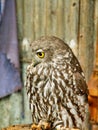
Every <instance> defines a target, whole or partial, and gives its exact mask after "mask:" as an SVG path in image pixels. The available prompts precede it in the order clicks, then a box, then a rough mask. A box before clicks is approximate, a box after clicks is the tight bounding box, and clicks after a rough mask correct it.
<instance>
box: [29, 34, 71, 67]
mask: <svg viewBox="0 0 98 130" xmlns="http://www.w3.org/2000/svg"><path fill="white" fill-rule="evenodd" d="M30 46H31V49H32V58H33V63H34V66H36V65H38V64H40V63H42V62H45V63H47V62H48V63H49V62H51V61H52V60H53V59H57V57H58V56H60V55H62V56H64V55H66V56H67V55H68V53H70V52H72V51H71V49H70V48H69V46H68V45H67V44H66V43H64V41H62V40H61V39H59V38H57V37H55V36H43V37H41V38H40V39H38V40H36V41H34V42H32V43H31V44H30Z"/></svg>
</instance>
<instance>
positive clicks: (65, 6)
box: [0, 0, 98, 128]
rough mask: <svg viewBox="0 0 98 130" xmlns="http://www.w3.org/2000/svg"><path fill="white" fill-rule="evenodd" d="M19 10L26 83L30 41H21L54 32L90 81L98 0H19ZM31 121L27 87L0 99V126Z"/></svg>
mask: <svg viewBox="0 0 98 130" xmlns="http://www.w3.org/2000/svg"><path fill="white" fill-rule="evenodd" d="M16 12H17V28H18V40H19V51H20V62H21V76H22V81H23V86H24V82H25V70H26V66H27V64H28V62H29V60H28V59H29V57H30V54H28V52H29V45H28V44H27V43H23V42H22V41H23V39H25V38H27V39H28V40H29V41H30V42H31V41H32V40H35V39H37V38H38V37H40V36H42V35H55V36H58V37H60V38H61V39H63V40H64V41H65V42H67V43H68V44H69V45H70V46H71V48H72V49H73V51H74V53H75V54H76V56H77V57H78V59H79V61H80V63H81V65H82V68H83V70H84V73H85V75H86V79H87V81H88V79H89V77H90V74H91V72H92V69H93V63H94V56H95V55H94V54H95V49H94V48H95V40H96V37H97V36H96V23H97V21H98V0H16ZM70 41H71V43H70ZM24 59H25V60H24ZM31 122H32V121H31V113H30V110H29V105H28V100H27V96H26V91H25V88H23V90H22V91H20V92H17V93H14V94H12V95H10V96H7V97H5V98H3V99H0V128H4V127H7V126H10V125H12V124H28V123H31Z"/></svg>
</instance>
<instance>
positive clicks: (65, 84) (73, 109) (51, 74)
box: [26, 36, 89, 130]
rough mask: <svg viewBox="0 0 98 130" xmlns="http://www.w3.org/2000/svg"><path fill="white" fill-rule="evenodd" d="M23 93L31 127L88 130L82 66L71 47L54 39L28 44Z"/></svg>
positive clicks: (86, 99) (50, 37)
mask: <svg viewBox="0 0 98 130" xmlns="http://www.w3.org/2000/svg"><path fill="white" fill-rule="evenodd" d="M31 49H32V63H31V64H30V65H28V67H27V77H26V89H27V95H28V98H29V104H30V109H31V112H32V120H33V123H34V124H38V123H39V122H49V123H51V126H52V128H60V129H62V128H79V129H80V130H88V124H89V110H88V98H87V95H88V89H87V84H86V81H85V77H84V74H83V71H82V69H81V66H80V64H79V62H78V60H77V58H76V57H75V55H74V54H73V52H72V50H71V49H70V47H69V46H68V45H67V44H66V43H64V42H63V41H62V40H61V39H59V38H57V37H54V36H45V37H41V38H40V39H39V40H36V41H34V42H33V43H31Z"/></svg>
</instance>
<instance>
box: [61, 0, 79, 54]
mask: <svg viewBox="0 0 98 130" xmlns="http://www.w3.org/2000/svg"><path fill="white" fill-rule="evenodd" d="M78 24H79V0H71V1H70V0H65V1H64V25H63V26H64V41H65V42H66V43H67V44H69V45H70V47H71V48H72V50H73V52H74V53H75V55H76V56H78V41H77V37H78V26H79V25H78ZM70 42H71V44H70ZM73 44H74V45H73Z"/></svg>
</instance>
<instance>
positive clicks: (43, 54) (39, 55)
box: [37, 52, 45, 58]
mask: <svg viewBox="0 0 98 130" xmlns="http://www.w3.org/2000/svg"><path fill="white" fill-rule="evenodd" d="M37 56H38V57H39V58H44V56H45V53H44V52H37Z"/></svg>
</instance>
